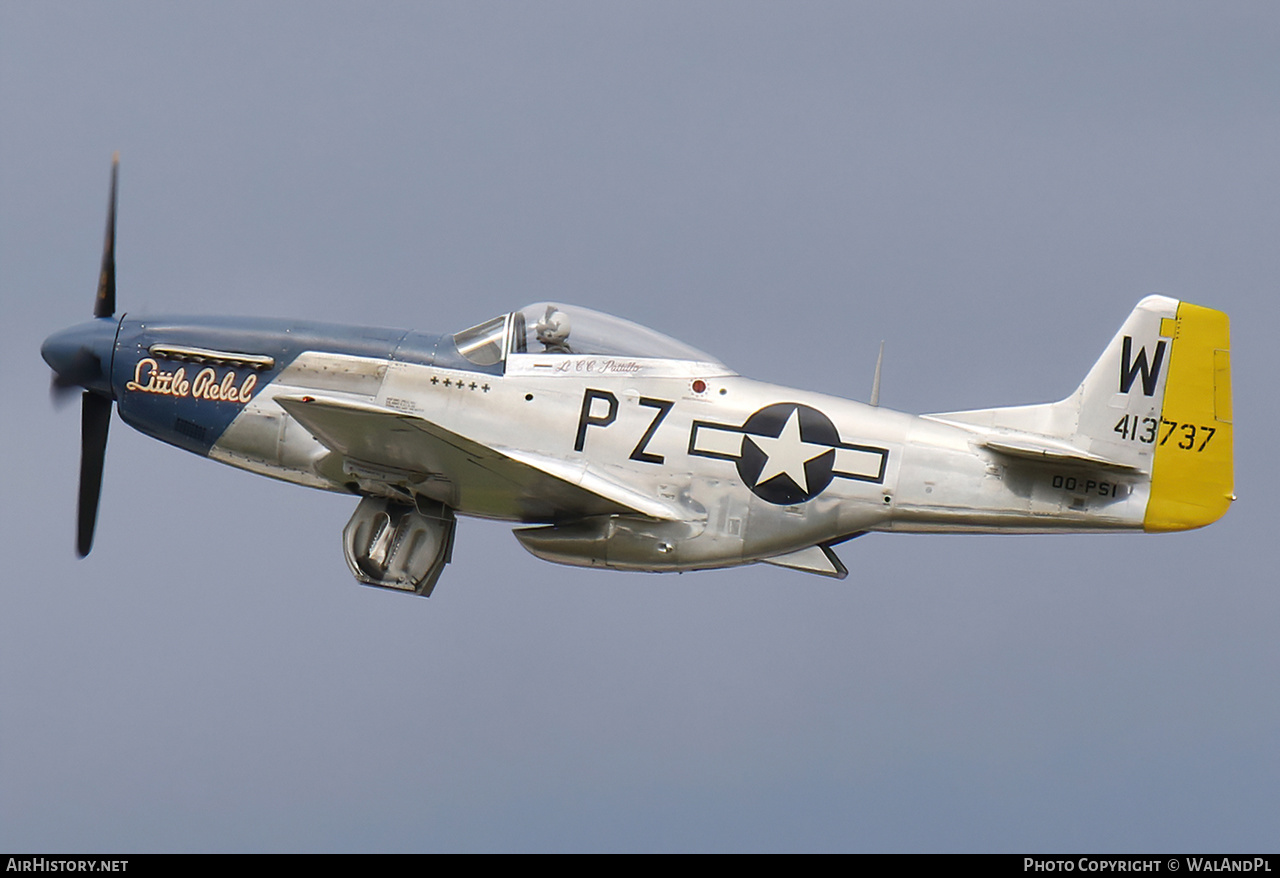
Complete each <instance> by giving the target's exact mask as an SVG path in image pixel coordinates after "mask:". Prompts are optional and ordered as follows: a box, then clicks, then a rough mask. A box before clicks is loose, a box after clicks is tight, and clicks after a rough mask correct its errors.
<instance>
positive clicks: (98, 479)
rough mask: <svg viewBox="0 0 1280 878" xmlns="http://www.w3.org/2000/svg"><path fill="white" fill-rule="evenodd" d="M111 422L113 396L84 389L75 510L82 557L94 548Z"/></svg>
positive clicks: (78, 552)
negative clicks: (101, 394) (78, 496)
mask: <svg viewBox="0 0 1280 878" xmlns="http://www.w3.org/2000/svg"><path fill="white" fill-rule="evenodd" d="M110 426H111V400H110V399H108V398H106V397H104V396H98V395H97V394H96V393H90V392H89V391H87V390H86V391H85V392H84V395H83V397H82V398H81V409H80V505H79V508H78V509H77V511H76V518H77V521H76V554H78V555H79V556H80V557H81V558H83V557H84V556H85V555H88V554H89V550H90V549H92V548H93V529H94V526H95V525H96V524H97V521H98V498H99V497H100V496H101V494H102V463H103V459H104V458H105V457H106V454H107V428H108V427H110Z"/></svg>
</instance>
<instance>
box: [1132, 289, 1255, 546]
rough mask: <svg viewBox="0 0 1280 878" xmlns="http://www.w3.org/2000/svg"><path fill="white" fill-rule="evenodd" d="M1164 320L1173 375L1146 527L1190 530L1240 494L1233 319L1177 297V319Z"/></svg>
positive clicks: (1210, 519)
mask: <svg viewBox="0 0 1280 878" xmlns="http://www.w3.org/2000/svg"><path fill="white" fill-rule="evenodd" d="M1162 323H1163V324H1164V325H1163V326H1162V327H1161V334H1162V335H1163V334H1165V333H1168V334H1169V335H1170V337H1171V343H1170V348H1171V350H1170V351H1169V366H1168V369H1169V374H1168V379H1167V381H1166V386H1165V393H1164V405H1163V407H1162V409H1161V412H1160V429H1159V437H1158V439H1157V441H1156V442H1155V460H1154V462H1153V464H1152V468H1151V496H1150V499H1149V500H1148V501H1147V511H1146V516H1145V517H1144V519H1143V522H1142V526H1143V529H1144V530H1146V531H1173V530H1189V529H1191V528H1196V527H1204V526H1205V525H1207V524H1212V523H1213V522H1215V521H1217V520H1218V519H1219V518H1221V517H1222V515H1223V514H1224V513H1225V512H1226V511H1227V508H1228V507H1229V506H1230V505H1231V501H1232V500H1233V499H1235V496H1234V492H1233V480H1234V473H1233V453H1232V438H1233V437H1232V414H1231V340H1230V321H1229V320H1228V318H1227V315H1226V314H1224V313H1223V312H1221V311H1215V310H1213V309H1212V308H1204V307H1201V306H1199V305H1192V304H1190V303H1189V302H1179V303H1178V309H1177V315H1176V317H1174V318H1172V319H1168V318H1166V319H1165V320H1163V321H1162Z"/></svg>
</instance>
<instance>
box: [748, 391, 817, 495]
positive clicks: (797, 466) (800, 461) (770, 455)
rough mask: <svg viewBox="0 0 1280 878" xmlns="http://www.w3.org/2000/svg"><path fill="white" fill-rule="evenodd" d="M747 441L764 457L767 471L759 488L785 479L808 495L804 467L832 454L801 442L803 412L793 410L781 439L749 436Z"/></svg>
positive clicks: (764, 471) (761, 476) (765, 470)
mask: <svg viewBox="0 0 1280 878" xmlns="http://www.w3.org/2000/svg"><path fill="white" fill-rule="evenodd" d="M748 438H749V439H750V440H751V441H752V442H754V443H755V444H756V445H757V446H758V447H759V448H760V450H761V451H763V452H764V453H765V456H766V460H765V463H764V468H763V469H762V470H760V477H759V478H758V479H756V484H757V485H763V484H764V483H765V482H767V481H769V480H770V479H773V478H777V477H778V476H781V475H785V476H787V477H788V478H789V479H791V481H793V482H795V483H796V487H798V488H799V489H800V490H801V491H803V492H804V493H806V494H808V493H809V480H808V479H807V478H806V477H805V474H804V465H805V464H806V463H808V462H809V461H811V460H813V459H814V458H815V457H819V456H821V455H823V454H826V453H827V452H828V451H830V450H831V447H830V446H829V445H815V444H814V443H812V442H805V441H804V440H803V439H801V438H800V410H799V409H792V410H791V417H789V418H787V422H786V423H785V424H784V425H783V426H782V432H780V433H779V434H778V438H776V439H770V438H769V437H768V436H755V435H750V436H748Z"/></svg>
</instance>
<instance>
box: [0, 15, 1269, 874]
mask: <svg viewBox="0 0 1280 878" xmlns="http://www.w3.org/2000/svg"><path fill="white" fill-rule="evenodd" d="M117 149H118V150H120V152H121V162H122V163H121V179H120V187H121V188H120V227H119V232H118V251H117V258H118V265H119V305H120V308H121V309H122V310H128V311H130V312H132V313H138V312H147V311H150V312H157V313H158V312H192V313H207V314H213V313H229V314H249V315H259V316H292V315H301V314H305V315H308V316H311V317H314V318H316V319H321V320H330V321H336V322H346V323H367V324H374V325H392V326H412V327H417V328H422V329H432V330H452V329H457V328H460V327H463V326H466V325H470V324H472V323H475V322H478V321H479V320H481V319H484V318H486V317H489V316H492V315H494V314H497V313H499V312H501V311H505V310H509V309H510V308H513V307H517V306H519V305H523V304H525V303H527V302H532V301H537V300H542V299H560V300H565V301H570V302H576V303H580V304H582V305H585V306H587V307H590V308H595V309H598V310H603V311H610V312H614V313H618V314H620V315H622V316H625V317H627V318H630V319H633V320H637V321H639V322H642V323H645V324H648V325H652V326H654V327H655V328H657V329H659V330H661V331H664V332H667V333H669V334H671V335H674V336H676V337H678V338H681V339H683V340H685V341H687V342H688V343H690V344H692V345H694V346H696V347H699V348H702V349H704V350H707V351H709V352H712V353H714V354H716V355H717V356H719V357H720V358H722V359H723V360H724V361H725V362H726V363H728V364H730V365H731V366H733V367H734V368H736V369H738V370H739V371H741V372H743V373H745V374H748V375H751V376H753V377H759V378H763V379H768V380H775V381H778V382H781V383H787V384H792V385H797V386H803V387H807V388H812V389H816V390H821V391H824V392H829V393H837V394H841V395H845V396H851V397H854V398H863V399H865V398H866V395H867V394H868V392H869V390H870V384H871V375H872V371H873V368H874V363H875V356H876V349H877V347H878V344H879V341H880V340H881V339H882V338H883V339H886V340H887V352H886V363H885V375H884V384H883V391H882V403H883V404H884V405H887V406H891V407H893V408H899V409H903V410H906V411H912V412H926V411H940V410H947V409H959V408H969V407H979V406H984V407H985V406H991V405H1001V404H1015V403H1023V402H1039V401H1047V400H1050V399H1056V398H1059V397H1062V396H1064V395H1066V394H1067V393H1068V392H1070V390H1072V389H1073V388H1074V386H1075V385H1076V384H1077V383H1078V382H1079V380H1080V379H1081V378H1082V377H1083V375H1084V373H1085V371H1086V370H1087V369H1088V367H1089V366H1090V365H1091V364H1092V362H1093V361H1094V359H1095V358H1096V357H1097V355H1098V354H1099V352H1100V351H1101V350H1102V347H1103V346H1104V345H1105V343H1106V342H1107V340H1108V339H1109V338H1110V337H1111V335H1112V334H1113V333H1114V331H1115V329H1116V328H1117V327H1118V326H1119V324H1120V322H1121V321H1122V320H1123V318H1124V316H1125V315H1126V314H1127V313H1128V312H1129V310H1130V308H1131V307H1132V306H1133V304H1134V303H1136V302H1137V300H1138V299H1139V298H1141V297H1142V296H1143V295H1145V294H1147V293H1151V292H1161V293H1165V294H1168V295H1172V296H1176V297H1180V298H1185V299H1187V300H1189V301H1193V302H1197V303H1199V304H1203V305H1208V306H1211V307H1215V308H1220V309H1222V310H1225V311H1227V312H1228V313H1229V314H1230V315H1231V317H1232V320H1233V323H1232V335H1233V360H1234V375H1235V389H1236V405H1235V411H1236V420H1237V424H1238V425H1239V429H1238V430H1237V432H1236V443H1237V444H1236V467H1237V493H1238V494H1239V495H1240V498H1241V499H1240V501H1239V502H1238V503H1237V504H1236V506H1235V508H1233V509H1232V511H1231V512H1230V513H1229V514H1228V515H1227V517H1226V518H1225V519H1224V520H1223V521H1221V522H1219V523H1217V524H1215V525H1213V526H1212V527H1210V528H1208V529H1206V530H1203V531H1199V532H1195V533H1190V534H1182V535H1173V536H1163V537H1137V536H1134V537H1057V538H1039V537H1034V538H1033V537H1025V538H990V537H974V538H959V537H943V538H926V537H911V538H907V537H891V536H871V537H867V538H865V539H861V540H858V541H856V542H855V543H851V544H849V545H848V546H846V547H844V548H842V549H841V555H842V557H843V559H844V560H845V563H846V564H847V565H848V567H849V569H850V571H851V575H850V577H849V578H848V579H847V580H845V581H844V582H841V583H833V582H828V581H826V580H822V579H819V578H816V577H807V576H804V575H802V574H799V573H795V572H793V571H788V570H782V569H777V568H773V567H765V566H761V567H755V568H743V569H739V570H732V571H723V572H715V573H700V574H688V575H683V576H646V575H629V574H617V573H605V572H592V571H584V570H577V569H569V568H561V567H555V566H551V565H548V564H545V563H543V562H540V561H537V560H536V559H534V558H533V557H532V556H530V555H528V554H526V553H525V552H524V551H523V550H522V549H521V548H520V547H519V545H518V544H517V543H516V541H515V540H514V539H513V538H512V537H511V536H510V534H509V533H508V529H507V528H505V527H503V526H501V525H498V524H494V523H487V522H477V521H470V520H464V521H463V522H462V523H461V525H460V528H459V535H458V545H457V549H456V551H455V555H454V563H453V564H452V565H451V566H450V567H449V568H448V569H447V570H446V572H445V575H444V577H443V578H442V580H441V583H440V585H439V586H438V588H437V589H436V592H435V596H434V597H432V598H431V599H430V600H429V601H421V600H411V599H407V598H403V597H401V596H398V595H389V594H383V593H380V592H376V591H373V590H369V589H364V588H361V587H359V586H357V585H356V584H355V583H354V581H353V580H351V578H350V576H349V574H348V573H347V571H346V568H345V565H344V563H343V560H342V552H341V548H340V544H339V534H340V531H341V528H342V525H343V524H344V523H345V521H346V519H347V517H348V516H349V515H350V512H351V507H352V505H353V504H352V501H351V499H350V498H345V499H344V498H342V497H339V496H336V495H327V494H321V493H319V492H308V491H305V490H303V489H300V488H293V487H290V486H286V485H283V484H278V483H274V482H270V481H266V480H263V479H257V478H254V477H252V476H249V475H248V474H245V473H241V472H238V471H235V470H231V469H228V468H226V467H221V466H218V465H216V464H213V463H211V462H209V461H205V460H201V459H199V458H197V457H194V456H192V455H189V454H187V453H185V452H181V451H178V450H176V449H172V448H168V447H166V446H162V445H159V444H157V443H155V442H153V441H152V440H149V439H146V438H145V437H143V436H141V435H140V434H137V433H134V432H132V431H131V430H129V428H128V427H126V426H125V425H124V424H123V423H122V422H120V421H119V420H116V421H115V422H114V423H113V425H112V435H111V441H110V445H109V449H108V454H107V466H106V476H105V484H104V489H103V501H102V510H101V518H100V522H99V529H98V537H97V543H96V546H95V549H94V552H93V554H92V555H91V556H90V558H89V559H88V560H86V561H81V562H77V561H76V560H75V559H74V556H73V552H72V545H73V521H74V507H75V482H76V478H77V460H78V457H77V455H78V442H79V425H78V420H79V417H78V412H77V411H76V407H75V406H69V407H67V408H66V409H64V410H57V411H55V410H53V409H52V408H51V406H50V405H49V403H48V399H47V385H48V370H47V368H46V367H45V365H44V363H43V362H42V361H41V360H40V356H39V345H40V342H41V340H42V339H43V338H44V337H45V336H46V335H47V334H48V333H50V332H52V331H54V330H56V329H58V328H61V327H63V326H65V325H68V324H71V323H75V322H79V321H81V320H84V319H87V318H88V316H89V314H90V309H91V300H92V296H93V292H94V288H95V283H96V276H97V266H98V260H99V257H100V252H101V251H100V248H101V239H102V226H103V220H104V217H105V207H106V196H107V179H108V170H109V162H110V156H111V152H112V151H113V150H117ZM1277 155H1280V11H1277V10H1276V8H1275V6H1274V4H1269V3H1224V4H1212V5H1209V4H1200V3H1176V2H1159V3H1137V2H1135V3H1126V4H1115V3H1072V4H1030V3H1023V2H1019V3H974V4H955V3H895V4H887V3H883V4H859V3H832V4H823V3H786V4H781V3H743V2H734V3H639V4H629V3H628V4H623V3H581V4H577V3H539V4H526V3H471V2H469V3H457V4H425V3H401V4H396V3H380V4H358V3H351V4H333V3H310V2H309V3H293V4H291V3H283V2H281V3H272V4H255V3H243V4H238V3H230V2H219V3H214V4H203V5H194V4H177V5H175V4H163V3H154V4H147V3H142V4H139V3H117V4H99V3H57V4H48V3H34V2H15V0H7V2H5V3H3V4H0V296H2V297H3V303H4V305H5V309H6V312H7V316H6V319H5V320H4V321H2V322H0V339H2V340H3V344H2V345H0V378H2V379H3V386H4V388H5V391H6V393H5V401H6V406H5V413H4V415H3V416H0V453H2V454H3V459H4V460H5V461H6V462H7V463H8V467H7V476H6V478H5V479H4V487H3V489H2V490H3V495H2V496H3V501H4V502H3V503H0V541H2V543H0V547H2V548H3V557H4V558H5V561H6V569H7V574H6V575H5V576H4V577H3V583H4V587H3V589H2V590H0V848H4V849H25V850H46V851H49V850H65V851H71V850H81V851H82V850H102V851H116V850H119V851H223V850H226V851H240V850H251V851H260V850H269V851H311V850H324V851H330V850H333V851H364V850H393V851H399V850H405V851H418V850H426V851H436V850H482V851H494V850H513V851H525V850H573V851H578V850H608V851H616V850H627V851H631V850H641V851H649V850H655V851H666V850H715V851H737V850H767V851H789V850H841V851H861V850H866V851H881V850H944V851H952V850H998V851H1003V850H1012V851H1025V850H1042V851H1043V850H1052V851H1069V850H1084V851H1117V850H1122V851H1133V850H1175V849H1176V850H1178V851H1187V852H1196V851H1210V850H1212V851H1215V852H1221V851H1223V850H1259V849H1264V850H1272V849H1274V848H1275V843H1276V840H1277V832H1276V827H1277V826H1278V825H1280V706H1278V705H1280V691H1278V689H1280V685H1278V683H1277V672H1278V669H1280V646H1277V642H1276V638H1275V628H1276V626H1275V622H1276V618H1277V614H1278V613H1280V598H1278V597H1277V590H1276V586H1275V578H1276V574H1275V571H1276V569H1277V567H1278V566H1280V565H1278V564H1277V562H1278V561H1280V558H1278V557H1277V556H1278V555H1280V552H1278V551H1277V544H1276V539H1275V531H1276V525H1277V517H1276V514H1275V512H1274V509H1275V501H1274V498H1275V496H1276V495H1277V490H1278V489H1280V485H1278V484H1277V482H1278V479H1277V473H1278V468H1277V466H1276V463H1275V451H1274V448H1273V446H1274V442H1273V441H1272V438H1273V437H1274V436H1275V435H1276V431H1277V428H1278V427H1280V424H1278V419H1277V416H1276V412H1275V410H1274V405H1275V401H1276V393H1275V391H1274V389H1273V382H1274V379H1275V378H1276V374H1277V370H1276V367H1275V365H1274V361H1273V358H1272V356H1271V352H1272V344H1271V342H1269V341H1268V338H1269V337H1270V335H1269V333H1270V330H1271V329H1272V328H1273V327H1274V326H1276V325H1277V318H1278V317H1280V307H1278V306H1277V296H1276V289H1275V288H1276V282H1277V278H1280V247H1277V239H1278V237H1280V236H1278V232H1280V207H1278V206H1277V205H1280V164H1278V163H1277V161H1276V156H1277Z"/></svg>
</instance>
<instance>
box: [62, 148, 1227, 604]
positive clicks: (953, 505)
mask: <svg viewBox="0 0 1280 878" xmlns="http://www.w3.org/2000/svg"><path fill="white" fill-rule="evenodd" d="M116 179H117V165H116V164H114V163H113V167H112V177H111V195H110V201H109V208H108V219H107V233H106V243H105V246H104V251H103V260H102V272H101V276H100V279H99V285H98V294H97V298H96V299H95V301H94V307H93V320H91V321H89V322H87V323H83V324H80V325H78V326H74V327H71V328H69V329H66V330H63V331H61V332H58V333H55V334H54V335H51V336H50V337H49V338H48V339H47V340H46V341H45V342H44V345H43V348H42V354H43V356H44V359H45V361H46V362H47V363H48V364H49V365H50V366H51V367H52V368H53V370H54V373H55V374H54V385H55V388H60V389H63V390H65V389H68V388H71V389H74V388H82V389H83V393H82V407H83V411H82V418H83V421H82V450H81V474H80V504H79V513H78V517H79V520H78V534H77V551H78V552H79V554H80V556H81V557H83V556H85V555H87V554H88V553H89V550H90V548H91V546H92V544H93V533H94V523H95V520H96V517H97V508H98V498H99V493H100V488H101V480H102V466H103V457H104V454H105V450H106V440H107V430H108V425H109V423H110V419H111V408H112V403H115V406H116V410H117V411H118V412H119V414H120V417H121V418H122V419H123V420H124V421H125V423H127V424H129V425H130V426H132V427H134V428H136V429H138V430H140V431H142V432H143V433H145V434H147V435H149V436H153V437H155V438H157V439H160V440H161V441H164V442H168V443H170V444H172V445H176V446H178V447H179V448H185V449H187V450H188V451H192V452H195V453H196V454H200V455H204V456H207V457H210V458H212V459H214V460H217V461H221V462H222V463H226V464H230V465H231V466H235V467H240V468H242V469H246V470H249V471H251V472H255V473H260V474H262V475H266V476H272V477H274V478H278V479H283V480H285V481H288V482H293V483H295V484H299V485H305V486H307V487H311V488H320V489H323V490H327V491H337V492H342V493H349V494H352V495H354V496H355V497H357V498H358V500H357V501H356V506H355V511H354V514H353V515H352V516H351V520H350V522H349V523H348V524H347V525H346V527H345V528H344V530H343V534H342V541H343V549H344V552H345V555H346V560H347V564H348V566H349V567H350V569H351V572H352V573H353V574H354V575H355V577H356V579H357V580H358V581H359V582H362V583H365V584H367V585H371V586H379V587H382V588H387V589H393V590H398V591H402V592H408V593H413V594H418V595H424V596H427V595H430V594H431V591H432V589H433V588H434V587H435V584H436V582H437V580H438V579H439V577H440V574H441V571H442V570H443V568H444V566H445V565H446V564H447V563H448V562H449V560H450V558H451V554H452V547H453V541H454V532H455V529H456V526H457V516H459V515H461V516H475V517H480V518H490V519H499V520H502V521H510V522H513V523H514V524H516V525H517V527H516V528H515V530H514V533H515V536H516V538H517V539H518V540H519V541H520V543H521V545H523V546H524V547H525V548H526V549H528V550H529V551H530V552H531V553H533V554H534V555H536V556H538V557H539V558H544V559H546V560H549V561H555V562H558V563H562V564H572V565H579V566H590V567H606V568H612V569H618V570H640V571H683V570H699V569H709V568H719V567H732V566H735V565H741V564H751V563H756V562H767V563H770V564H776V565H780V566H783V567H790V568H794V569H796V570H801V571H806V572H809V573H816V574H822V575H826V576H834V577H841V578H842V577H844V576H845V575H846V574H847V570H846V568H845V566H844V564H842V563H841V561H840V559H839V558H838V557H837V556H836V553H835V551H834V549H833V547H834V546H836V545H838V544H840V543H843V542H845V541H847V540H850V539H852V538H854V537H858V536H862V535H863V534H867V533H872V532H877V531H883V532H894V533H1058V532H1068V531H1072V532H1102V531H1140V530H1145V531H1173V530H1185V529H1189V528H1196V527H1202V526H1204V525H1207V524H1209V523H1211V522H1213V521H1216V520H1217V519H1218V518H1219V517H1220V516H1222V514H1223V513H1224V512H1225V511H1226V509H1227V507H1228V506H1229V505H1230V502H1231V501H1232V500H1233V499H1234V496H1233V493H1232V435H1231V431H1232V420H1231V419H1232V416H1231V369H1230V353H1229V348H1230V346H1229V340H1228V321H1227V316H1226V315H1225V314H1223V313H1222V312H1220V311H1215V310H1212V309H1209V308H1204V307H1200V306H1197V305H1192V304H1189V303H1186V302H1179V301H1177V300H1175V299H1171V298H1167V297H1164V296H1149V297H1147V298H1145V299H1143V300H1142V301H1141V302H1139V303H1138V305H1137V307H1136V308H1135V309H1134V310H1133V312H1132V313H1131V314H1130V315H1129V317H1128V319H1126V320H1125V321H1124V323H1123V325H1122V326H1121V328H1120V330H1119V332H1118V333H1117V334H1116V335H1115V337H1114V338H1113V339H1112V340H1111V342H1110V344H1108V345H1107V347H1106V349H1105V350H1104V351H1103V353H1102V356H1101V358H1100V359H1099V360H1098V361H1097V363H1096V365H1094V367H1093V368H1092V369H1091V370H1090V371H1089V373H1088V374H1087V375H1086V376H1085V378H1084V381H1083V382H1082V383H1081V384H1080V386H1079V388H1078V389H1077V390H1076V391H1075V392H1074V393H1073V394H1071V395H1070V396H1069V397H1067V398H1066V399H1064V400H1062V401H1060V402H1055V403H1048V404H1042V405H1028V406H1016V407H1011V408H993V409H985V410H979V411H961V412H949V413H945V414H930V415H920V416H916V415H910V414H903V413H900V412H895V411H889V410H887V409H883V408H880V407H879V406H878V405H877V403H878V395H879V393H878V377H877V379H876V387H875V389H873V392H872V399H871V403H870V404H867V403H861V402H854V401H851V400H846V399H840V398H836V397H832V396H826V395H822V394H818V393H810V392H807V391H803V390H795V389H792V388H788V387H781V386H778V385H775V384H767V383H764V382H760V381H755V380H752V379H749V378H744V377H742V376H740V375H738V374H737V373H735V372H734V371H732V370H731V369H729V368H728V367H727V366H725V365H724V364H723V363H720V362H719V361H717V360H716V359H715V358H714V357H712V356H710V355H708V354H704V353H702V352H700V351H697V350H694V349H693V348H691V347H688V346H687V345H685V344H682V343H680V342H678V341H675V340H674V339H671V338H668V337H667V336H665V335H662V334H660V333H658V332H655V331H653V330H651V329H646V328H644V327H642V326H638V325H636V324H634V323H630V322H628V321H626V320H623V319H620V318H617V317H611V316H608V315H605V314H600V313H597V312H595V311H591V310H589V309H587V308H581V307H576V306H571V305H566V304H563V303H550V302H541V303H537V304H534V305H530V306H528V307H525V308H521V309H520V310H516V311H512V312H510V313H508V314H501V315H498V316H496V317H492V318H491V319H488V320H485V321H483V322H481V323H478V324H476V325H475V326H472V327H469V328H466V329H462V330H461V331H458V332H453V333H445V334H441V335H435V334H429V333H424V332H418V331H416V330H408V331H406V330H403V329H373V328H364V327H354V328H353V327H347V326H334V325H325V324H320V323H313V322H308V321H304V320H296V321H287V320H286V321H282V320H264V319H256V318H242V319H235V318H226V317H166V316H152V317H147V316H144V317H131V316H129V315H128V314H122V315H120V316H119V317H117V316H115V311H116V303H115V219H116ZM877 375H878V369H877Z"/></svg>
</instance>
